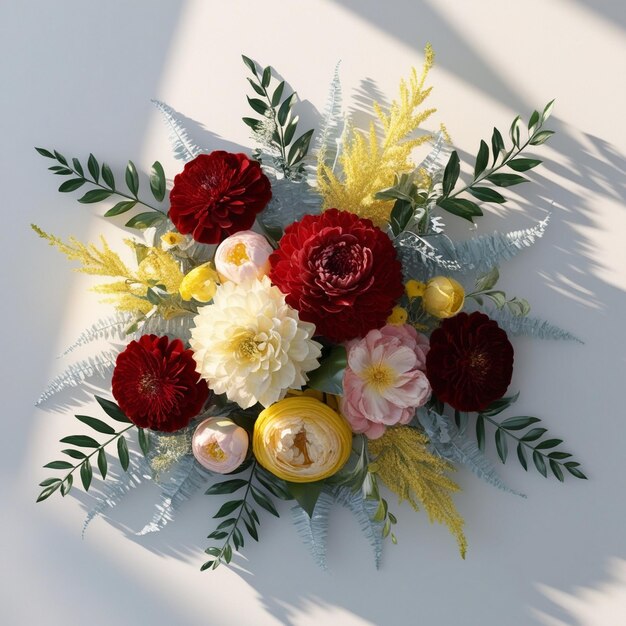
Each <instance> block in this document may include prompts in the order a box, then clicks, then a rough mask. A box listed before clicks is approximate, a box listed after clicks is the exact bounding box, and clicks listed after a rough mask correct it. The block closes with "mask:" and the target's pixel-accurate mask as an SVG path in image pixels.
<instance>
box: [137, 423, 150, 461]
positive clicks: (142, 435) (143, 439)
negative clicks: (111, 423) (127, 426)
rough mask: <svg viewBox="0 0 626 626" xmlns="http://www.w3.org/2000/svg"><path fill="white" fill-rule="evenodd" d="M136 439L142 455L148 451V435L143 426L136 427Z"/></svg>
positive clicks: (145, 454)
mask: <svg viewBox="0 0 626 626" xmlns="http://www.w3.org/2000/svg"><path fill="white" fill-rule="evenodd" d="M137 441H138V442H139V447H140V448H141V451H142V452H143V455H144V456H147V455H148V452H149V451H150V435H149V434H148V432H147V431H146V430H145V429H144V428H137Z"/></svg>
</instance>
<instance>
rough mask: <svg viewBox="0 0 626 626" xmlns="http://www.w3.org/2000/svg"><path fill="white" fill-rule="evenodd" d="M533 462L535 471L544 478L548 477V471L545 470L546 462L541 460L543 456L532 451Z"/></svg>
mask: <svg viewBox="0 0 626 626" xmlns="http://www.w3.org/2000/svg"><path fill="white" fill-rule="evenodd" d="M533 462H534V463H535V467H536V468H537V471H538V472H539V473H540V474H541V475H542V476H543V477H544V478H545V477H547V476H548V471H547V469H546V462H545V461H544V459H543V456H542V455H541V453H540V452H537V451H536V450H533Z"/></svg>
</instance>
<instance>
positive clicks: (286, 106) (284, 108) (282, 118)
mask: <svg viewBox="0 0 626 626" xmlns="http://www.w3.org/2000/svg"><path fill="white" fill-rule="evenodd" d="M295 97H296V94H295V93H292V94H291V95H290V96H288V97H287V98H285V101H284V102H283V103H282V104H281V105H280V108H279V109H278V113H277V115H276V117H277V118H278V123H279V124H280V125H281V126H284V125H285V122H286V121H287V117H288V116H289V111H290V110H291V107H292V106H293V104H294V100H295Z"/></svg>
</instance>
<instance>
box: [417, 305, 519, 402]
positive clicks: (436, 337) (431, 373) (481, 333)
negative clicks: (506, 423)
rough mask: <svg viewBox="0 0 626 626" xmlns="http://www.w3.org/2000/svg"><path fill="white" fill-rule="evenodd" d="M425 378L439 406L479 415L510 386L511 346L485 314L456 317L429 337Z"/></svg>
mask: <svg viewBox="0 0 626 626" xmlns="http://www.w3.org/2000/svg"><path fill="white" fill-rule="evenodd" d="M426 375H427V377H428V380H429V381H430V384H431V387H432V389H433V394H434V395H435V396H436V397H437V398H438V399H439V400H441V401H442V402H446V403H448V404H449V405H450V406H451V407H453V408H454V409H457V410H458V411H482V410H484V409H486V408H487V407H488V406H489V405H490V404H491V403H492V402H493V401H494V400H498V399H500V398H501V397H502V396H503V395H504V394H505V393H506V390H507V389H508V387H509V385H510V383H511V377H512V375H513V346H512V345H511V342H510V341H509V339H508V337H507V335H506V332H504V330H502V329H501V328H500V327H499V326H498V324H497V322H495V321H494V320H492V319H490V318H489V317H487V316H486V315H485V314H484V313H479V312H475V313H471V314H469V315H468V314H467V313H459V314H458V315H455V316H454V317H451V318H450V319H446V320H444V321H443V322H442V323H441V326H440V327H439V328H437V329H436V330H434V331H433V333H432V334H431V336H430V350H429V352H428V356H427V357H426Z"/></svg>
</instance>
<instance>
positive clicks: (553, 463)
mask: <svg viewBox="0 0 626 626" xmlns="http://www.w3.org/2000/svg"><path fill="white" fill-rule="evenodd" d="M550 469H551V470H552V473H553V474H554V475H555V476H556V477H557V478H558V479H559V480H560V481H561V482H563V481H564V480H565V478H564V477H563V470H562V469H561V466H560V465H559V464H558V463H557V462H556V461H554V460H552V459H550Z"/></svg>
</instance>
